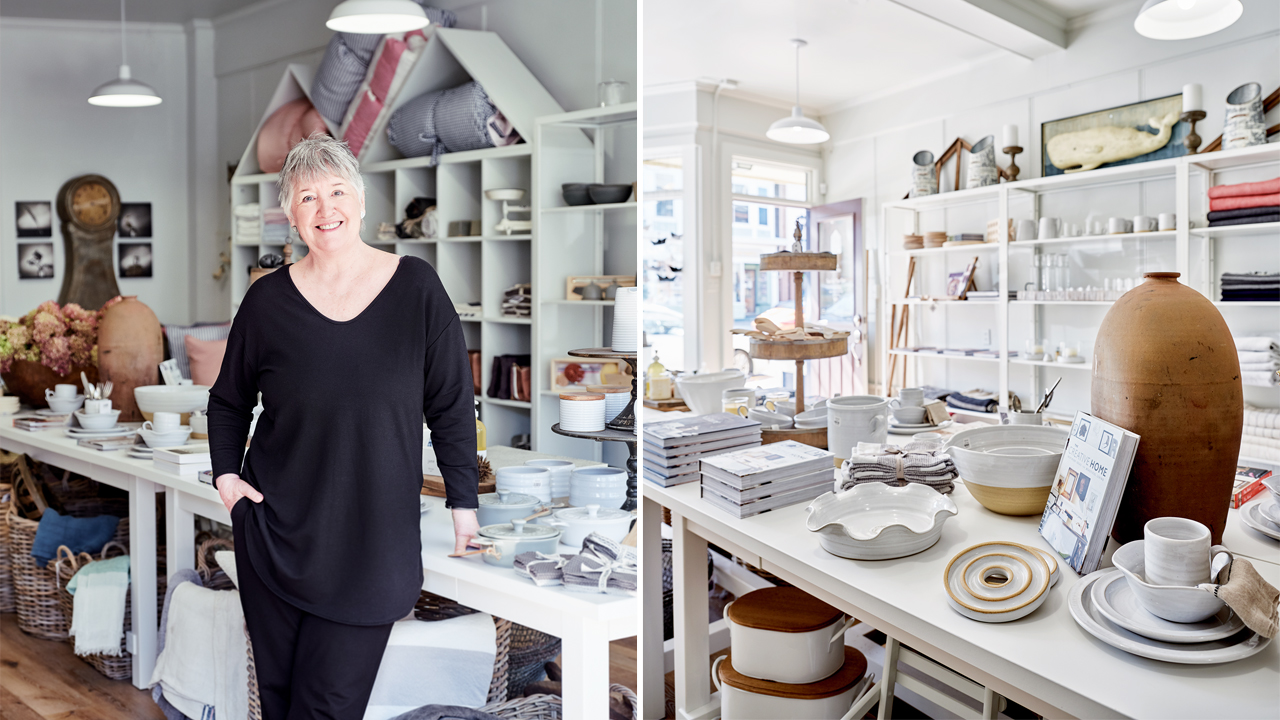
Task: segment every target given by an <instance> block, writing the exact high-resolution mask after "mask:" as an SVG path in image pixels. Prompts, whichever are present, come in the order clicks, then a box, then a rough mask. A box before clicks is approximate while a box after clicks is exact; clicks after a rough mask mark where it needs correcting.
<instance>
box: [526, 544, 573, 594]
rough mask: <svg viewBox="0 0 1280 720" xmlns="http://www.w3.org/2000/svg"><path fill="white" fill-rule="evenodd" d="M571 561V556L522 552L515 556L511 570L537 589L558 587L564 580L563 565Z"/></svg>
mask: <svg viewBox="0 0 1280 720" xmlns="http://www.w3.org/2000/svg"><path fill="white" fill-rule="evenodd" d="M572 559H573V555H546V554H544V553H540V552H524V553H520V554H519V555H516V557H515V562H514V564H513V565H512V568H513V569H514V570H515V571H516V574H517V575H520V576H522V577H527V578H529V579H530V580H532V581H533V584H534V585H537V586H539V587H545V586H547V585H559V584H561V582H562V581H563V579H564V570H563V568H564V565H565V563H567V562H569V561H570V560H572Z"/></svg>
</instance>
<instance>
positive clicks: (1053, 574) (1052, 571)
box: [1031, 547, 1062, 588]
mask: <svg viewBox="0 0 1280 720" xmlns="http://www.w3.org/2000/svg"><path fill="white" fill-rule="evenodd" d="M1031 549H1032V550H1034V551H1035V552H1036V554H1037V555H1039V556H1040V557H1042V558H1044V564H1045V565H1048V566H1049V587H1050V588H1052V587H1053V586H1054V585H1057V584H1058V580H1060V579H1061V578H1062V573H1060V572H1058V558H1057V557H1056V556H1055V555H1054V554H1053V553H1051V552H1048V551H1047V550H1041V549H1040V548H1037V547H1033V548H1031Z"/></svg>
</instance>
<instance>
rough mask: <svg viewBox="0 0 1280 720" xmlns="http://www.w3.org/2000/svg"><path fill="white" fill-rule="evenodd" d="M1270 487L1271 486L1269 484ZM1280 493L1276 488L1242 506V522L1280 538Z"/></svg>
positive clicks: (1277, 538) (1270, 535) (1269, 535)
mask: <svg viewBox="0 0 1280 720" xmlns="http://www.w3.org/2000/svg"><path fill="white" fill-rule="evenodd" d="M1268 487H1270V486H1268ZM1278 497H1280V494H1278V493H1276V492H1275V491H1274V490H1273V491H1272V494H1271V495H1264V496H1262V497H1260V498H1258V499H1257V500H1254V501H1253V502H1251V503H1249V504H1248V505H1245V506H1244V507H1242V508H1240V522H1242V523H1244V524H1245V525H1248V526H1249V527H1251V528H1253V529H1254V530H1257V531H1258V532H1260V533H1262V534H1263V535H1266V536H1267V537H1269V538H1273V539H1275V540H1280V502H1277V498H1278Z"/></svg>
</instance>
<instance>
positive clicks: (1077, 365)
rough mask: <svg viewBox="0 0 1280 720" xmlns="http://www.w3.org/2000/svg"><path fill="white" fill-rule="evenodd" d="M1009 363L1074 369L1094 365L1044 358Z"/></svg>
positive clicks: (1010, 362) (1085, 368) (1086, 368)
mask: <svg viewBox="0 0 1280 720" xmlns="http://www.w3.org/2000/svg"><path fill="white" fill-rule="evenodd" d="M1009 364H1010V365H1036V366H1039V367H1053V368H1071V369H1073V370H1076V369H1083V370H1088V369H1090V368H1091V367H1092V366H1091V365H1090V364H1089V363H1088V362H1081V363H1065V362H1045V361H1044V360H1010V361H1009Z"/></svg>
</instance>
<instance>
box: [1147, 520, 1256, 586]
mask: <svg viewBox="0 0 1280 720" xmlns="http://www.w3.org/2000/svg"><path fill="white" fill-rule="evenodd" d="M1142 532H1143V539H1145V540H1146V543H1144V545H1143V549H1144V554H1145V555H1146V557H1145V563H1144V564H1145V570H1146V574H1147V582H1148V583H1150V584H1152V585H1178V586H1190V587H1194V586H1196V585H1199V584H1200V583H1207V582H1211V578H1210V571H1211V569H1212V566H1214V565H1219V564H1220V562H1219V559H1220V558H1223V556H1224V555H1225V559H1226V560H1227V561H1228V562H1229V561H1230V560H1231V559H1232V558H1233V557H1234V556H1233V555H1232V554H1231V552H1230V551H1229V550H1227V549H1226V548H1225V547H1223V546H1221V545H1212V543H1211V542H1210V537H1211V536H1210V534H1209V528H1208V527H1206V526H1205V525H1204V524H1203V523H1198V522H1196V521H1195V520H1190V519H1187V518H1181V517H1161V518H1155V519H1152V520H1148V521H1147V524H1146V525H1145V526H1143V529H1142Z"/></svg>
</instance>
